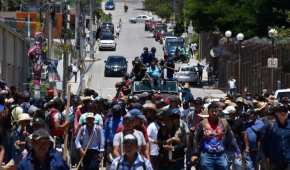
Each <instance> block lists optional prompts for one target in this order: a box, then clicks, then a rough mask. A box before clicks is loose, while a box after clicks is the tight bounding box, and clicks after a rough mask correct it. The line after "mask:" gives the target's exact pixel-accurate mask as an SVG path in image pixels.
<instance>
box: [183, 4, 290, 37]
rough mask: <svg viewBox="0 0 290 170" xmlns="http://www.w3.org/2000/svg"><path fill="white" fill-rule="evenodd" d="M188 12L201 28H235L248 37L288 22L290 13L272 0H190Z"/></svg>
mask: <svg viewBox="0 0 290 170" xmlns="http://www.w3.org/2000/svg"><path fill="white" fill-rule="evenodd" d="M185 16H186V19H187V20H192V21H193V25H194V27H195V28H196V30H197V31H216V30H219V31H222V32H224V31H226V30H232V31H233V32H234V33H238V32H243V33H244V34H245V35H246V36H247V37H252V36H256V35H258V36H266V35H267V33H268V29H269V27H271V26H274V25H276V26H282V25H285V24H287V13H286V12H285V10H281V9H279V8H275V7H274V6H273V3H272V0H186V5H185Z"/></svg>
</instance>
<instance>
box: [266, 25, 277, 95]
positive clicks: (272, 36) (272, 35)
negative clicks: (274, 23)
mask: <svg viewBox="0 0 290 170" xmlns="http://www.w3.org/2000/svg"><path fill="white" fill-rule="evenodd" d="M268 35H269V37H270V39H271V41H272V55H271V61H272V62H273V61H274V47H275V37H277V35H278V31H277V30H276V29H275V28H271V29H270V30H269V31H268ZM271 86H272V89H273V90H274V67H272V66H271Z"/></svg>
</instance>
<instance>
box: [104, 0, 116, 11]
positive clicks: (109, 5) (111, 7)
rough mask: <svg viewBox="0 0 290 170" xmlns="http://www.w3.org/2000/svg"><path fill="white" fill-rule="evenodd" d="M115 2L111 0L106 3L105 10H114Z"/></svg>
mask: <svg viewBox="0 0 290 170" xmlns="http://www.w3.org/2000/svg"><path fill="white" fill-rule="evenodd" d="M114 9H115V4H114V1H112V0H110V1H107V2H106V3H105V10H114Z"/></svg>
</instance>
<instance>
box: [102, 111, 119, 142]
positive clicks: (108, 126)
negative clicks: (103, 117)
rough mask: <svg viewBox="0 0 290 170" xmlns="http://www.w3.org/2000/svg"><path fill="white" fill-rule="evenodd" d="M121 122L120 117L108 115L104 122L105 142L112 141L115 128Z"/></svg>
mask: <svg viewBox="0 0 290 170" xmlns="http://www.w3.org/2000/svg"><path fill="white" fill-rule="evenodd" d="M122 122H123V118H122V117H113V116H111V117H109V118H108V120H107V121H106V123H105V138H106V142H107V143H113V139H114V136H115V134H116V131H117V128H118V126H119V125H121V124H122Z"/></svg>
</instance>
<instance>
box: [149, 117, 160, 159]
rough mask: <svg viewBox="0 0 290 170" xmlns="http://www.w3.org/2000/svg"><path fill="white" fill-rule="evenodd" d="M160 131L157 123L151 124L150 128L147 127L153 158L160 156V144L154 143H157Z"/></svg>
mask: <svg viewBox="0 0 290 170" xmlns="http://www.w3.org/2000/svg"><path fill="white" fill-rule="evenodd" d="M158 130H159V125H158V124H157V123H156V122H152V123H150V124H149V126H148V127H147V133H148V138H149V144H150V155H151V156H157V155H159V147H158V144H156V143H154V142H156V141H157V135H158Z"/></svg>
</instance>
